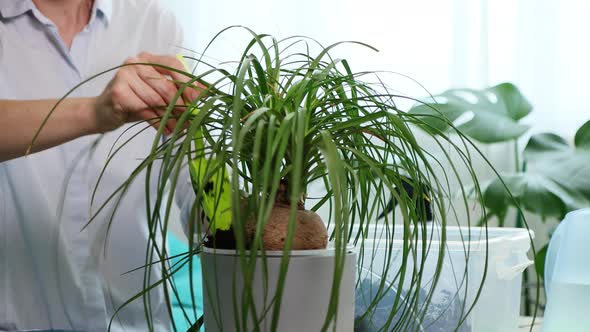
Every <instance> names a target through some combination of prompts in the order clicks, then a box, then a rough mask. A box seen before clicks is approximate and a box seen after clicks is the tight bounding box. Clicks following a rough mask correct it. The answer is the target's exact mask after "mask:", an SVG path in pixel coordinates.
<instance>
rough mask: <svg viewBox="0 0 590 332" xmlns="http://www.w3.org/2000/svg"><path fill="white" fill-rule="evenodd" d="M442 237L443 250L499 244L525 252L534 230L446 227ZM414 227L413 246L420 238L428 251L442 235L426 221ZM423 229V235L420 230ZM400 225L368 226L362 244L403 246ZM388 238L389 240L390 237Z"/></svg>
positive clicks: (479, 247)
mask: <svg viewBox="0 0 590 332" xmlns="http://www.w3.org/2000/svg"><path fill="white" fill-rule="evenodd" d="M444 229H445V230H446V232H445V234H444V236H445V238H446V241H445V247H446V249H445V250H446V251H461V252H465V251H486V247H487V248H488V249H491V248H492V247H493V248H494V250H495V251H496V252H497V251H498V250H499V249H501V248H502V247H504V248H506V249H510V250H519V251H521V250H522V251H525V252H526V251H528V250H529V249H530V246H531V239H532V238H534V232H533V231H530V230H526V229H523V228H507V227H457V226H446V227H445V228H444ZM413 230H414V228H413V227H411V228H409V230H408V231H409V232H412V233H413V234H410V236H413V238H414V239H415V238H416V237H418V238H419V239H418V241H413V242H415V245H414V248H416V249H417V250H419V249H420V248H421V246H422V243H423V241H422V238H425V239H426V241H427V246H428V247H429V250H436V249H437V247H438V246H440V241H441V239H442V237H443V228H442V227H440V226H438V225H433V224H429V225H427V226H426V229H425V230H423V229H419V230H418V231H417V232H413ZM424 231H425V233H424V235H425V236H422V233H423V232H424ZM403 237H404V227H403V225H395V228H394V227H391V226H390V227H389V230H387V229H386V228H385V227H384V226H370V227H369V231H368V233H367V239H365V241H364V245H365V247H366V246H370V247H378V248H386V247H387V245H388V243H389V242H391V245H392V247H393V248H394V249H396V248H403V243H404V240H403ZM390 239H391V240H390Z"/></svg>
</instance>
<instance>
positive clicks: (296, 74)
mask: <svg viewBox="0 0 590 332" xmlns="http://www.w3.org/2000/svg"><path fill="white" fill-rule="evenodd" d="M231 29H235V27H232V28H231ZM240 29H243V30H245V31H246V33H248V34H249V38H248V39H247V40H248V42H247V43H246V46H245V48H244V51H243V52H242V54H241V56H240V57H239V58H238V59H236V60H235V61H233V62H228V63H224V64H221V65H219V64H212V63H209V62H208V61H206V60H205V59H207V57H206V56H200V57H195V58H191V57H186V58H190V59H191V60H193V61H194V62H195V63H196V70H193V71H192V72H190V71H178V70H176V69H174V68H168V67H166V68H167V69H169V70H174V71H176V72H179V73H181V74H184V75H186V77H187V78H188V79H189V80H188V82H177V84H178V86H179V91H178V93H177V95H176V97H175V99H174V100H173V101H172V102H171V103H170V105H167V107H166V113H165V115H164V116H163V119H162V121H161V123H166V122H167V120H168V119H169V118H171V117H175V116H176V117H177V123H178V125H177V126H176V128H175V130H174V131H173V132H172V134H171V135H169V136H167V137H164V138H163V132H164V127H163V126H161V128H160V129H159V130H158V133H157V135H156V137H155V139H154V143H153V147H152V149H151V152H150V154H149V155H147V156H145V159H143V160H142V161H141V163H140V164H139V165H138V167H137V169H136V170H135V171H134V172H133V173H132V174H130V176H129V178H128V179H127V180H126V181H125V182H124V183H122V184H121V186H120V187H119V189H118V191H117V192H115V193H113V195H112V196H111V199H110V200H117V199H118V197H119V196H118V195H117V194H118V193H121V192H124V191H125V190H126V188H127V187H128V186H129V185H130V184H131V183H132V182H133V181H135V180H137V179H138V178H140V177H141V176H143V175H145V181H146V182H147V183H146V188H150V181H152V180H151V179H152V178H153V177H152V174H154V173H157V175H158V176H157V179H158V180H157V181H158V183H157V188H158V190H157V192H156V193H155V197H154V194H153V193H150V192H149V191H147V190H146V200H147V201H148V202H152V203H153V202H155V204H151V205H148V209H147V211H146V214H147V216H148V220H149V225H148V226H149V229H150V238H151V241H150V242H149V247H148V248H146V253H147V254H146V266H149V265H153V264H155V263H153V262H154V261H157V262H158V263H157V264H158V266H159V267H160V268H161V270H162V279H161V280H158V281H156V282H154V280H153V277H151V276H150V273H151V272H150V271H151V269H145V271H146V274H145V284H144V291H142V292H141V293H139V294H137V296H135V297H134V298H132V299H129V301H128V302H127V303H130V302H131V301H135V300H137V299H139V298H143V300H144V301H145V302H146V306H145V308H146V319H147V320H148V321H149V320H150V319H151V313H150V309H149V308H150V307H151V306H150V305H149V301H150V298H149V294H150V292H149V291H150V290H151V289H154V288H156V287H162V288H163V289H164V292H165V293H166V297H167V299H168V300H170V299H171V298H172V297H178V296H179V294H178V293H177V290H176V288H175V287H174V284H173V283H172V279H171V277H172V276H173V275H174V273H176V271H178V270H179V269H180V268H182V267H183V266H184V265H185V264H188V265H189V269H190V270H192V264H193V260H192V259H191V257H192V256H194V255H197V254H199V253H200V251H201V248H202V247H203V246H208V247H217V248H232V249H234V250H235V253H236V255H237V256H238V260H239V262H240V266H241V267H242V269H241V273H240V276H237V278H240V279H242V280H243V281H244V285H245V287H244V289H243V290H238V289H236V290H234V291H235V292H239V293H241V294H242V295H243V297H241V298H242V299H245V300H243V301H235V302H236V303H234V305H235V306H240V307H241V308H242V310H241V311H240V312H241V313H243V314H242V315H237V314H236V317H234V319H235V321H236V326H246V325H244V324H245V323H243V322H245V321H246V320H248V319H252V317H254V318H253V319H254V320H255V321H256V320H257V319H260V317H262V316H265V315H267V316H269V317H272V322H273V325H272V326H273V327H276V321H277V320H278V315H279V310H278V309H277V307H280V305H281V303H282V301H287V300H288V299H283V298H282V291H281V290H282V289H283V288H284V286H285V283H286V282H288V281H287V280H286V278H285V276H286V273H287V271H288V269H289V262H290V254H291V253H292V251H293V250H300V249H317V248H324V247H325V246H326V243H327V241H328V240H329V242H330V247H333V250H334V252H335V255H334V262H335V264H334V266H335V268H334V277H333V283H332V291H331V294H332V298H331V299H330V308H329V310H328V314H327V316H326V324H325V325H324V330H327V329H328V326H329V324H330V322H332V321H334V320H335V313H336V308H337V306H338V289H339V287H340V280H341V278H342V271H343V269H344V266H343V265H344V258H345V256H346V253H347V250H349V249H350V246H351V245H354V246H356V248H357V250H358V251H359V252H362V251H363V250H364V248H365V246H366V244H367V243H369V242H371V243H373V242H378V241H382V242H383V243H385V244H386V245H387V250H386V251H387V252H388V253H389V254H388V255H385V261H384V262H381V263H380V266H384V268H380V269H379V270H374V271H373V272H374V273H377V274H378V275H379V276H380V277H381V279H382V280H383V281H382V282H381V283H380V284H379V291H378V292H376V294H373V295H374V296H373V298H372V300H371V303H372V304H371V305H369V308H368V309H367V310H366V312H361V313H358V314H359V317H360V318H363V317H368V316H369V315H370V311H371V309H373V308H374V307H375V305H377V303H378V302H379V301H380V300H381V299H382V298H383V297H384V296H385V294H386V293H387V292H388V290H391V289H400V290H401V289H403V290H404V292H403V295H402V292H401V291H400V292H396V296H395V301H394V303H393V306H392V310H391V312H390V313H388V314H387V316H388V317H387V319H386V324H385V325H383V326H382V327H381V330H382V331H392V330H398V331H406V330H420V329H421V328H420V327H419V322H420V321H421V320H422V319H423V318H424V316H425V313H426V310H427V309H428V304H429V302H430V300H431V297H432V294H433V292H434V289H435V287H436V283H437V281H438V278H439V276H440V273H441V270H442V268H441V266H442V264H443V254H444V248H445V228H446V225H448V224H449V223H453V222H457V220H456V218H455V217H454V216H456V215H457V214H459V211H458V210H464V211H465V214H466V216H467V218H469V215H470V210H469V204H468V203H467V202H468V200H467V198H466V194H465V193H464V192H460V194H459V196H460V198H461V200H460V201H462V202H463V203H462V204H461V205H460V206H458V207H456V206H455V205H453V204H452V203H451V200H450V196H452V195H454V194H455V192H453V189H451V185H450V183H451V182H453V181H454V182H459V183H460V184H461V183H462V176H459V174H467V175H466V176H467V177H468V178H469V179H466V180H465V181H466V182H469V183H471V182H475V183H476V189H478V187H477V179H476V177H475V172H474V170H473V169H472V167H471V161H470V155H469V154H468V153H467V152H466V149H465V148H466V147H467V145H470V144H471V143H470V141H469V140H467V139H466V138H465V137H464V136H462V135H461V133H459V136H460V138H461V139H460V140H459V141H460V143H461V146H459V145H457V144H456V143H455V142H457V140H456V139H455V140H453V141H451V140H450V139H449V138H448V136H447V132H446V131H445V132H442V131H440V130H437V128H436V127H432V128H431V132H433V133H430V132H429V133H428V134H426V135H427V139H428V140H429V141H431V142H434V146H436V147H437V149H438V150H439V151H442V154H440V155H439V156H438V157H435V155H434V154H433V153H432V151H429V150H428V149H426V148H425V147H424V144H423V142H422V141H421V140H423V139H424V138H423V136H421V137H422V138H420V139H419V138H418V136H417V135H416V131H417V130H418V129H416V128H417V127H418V126H417V125H421V126H427V125H428V122H427V121H425V118H426V117H427V116H423V115H415V114H409V113H406V112H403V111H402V110H400V109H399V108H398V107H397V101H399V100H402V99H409V97H406V96H403V95H399V94H396V93H394V92H392V90H391V89H390V88H389V87H388V86H387V85H386V84H384V83H383V82H382V81H381V80H380V78H379V76H378V75H377V73H374V72H355V71H353V70H352V68H351V66H350V64H349V63H348V62H347V61H346V60H344V59H337V58H333V57H332V53H334V52H335V49H336V48H337V47H338V46H339V45H341V44H343V43H336V44H333V45H330V46H327V47H323V46H322V45H320V44H319V43H317V42H316V41H314V40H312V39H309V38H305V37H290V38H286V39H282V40H277V39H276V38H274V37H273V36H270V35H264V34H257V33H255V32H253V31H251V30H249V29H247V28H240ZM226 31H227V29H226V30H224V31H222V32H221V33H220V34H222V33H226ZM218 37H219V35H217V36H216V37H215V38H213V40H212V41H211V43H210V44H209V45H208V46H207V48H206V50H205V51H204V54H206V53H207V52H208V51H209V49H210V48H211V47H214V45H215V41H216V40H218ZM344 43H349V44H354V45H358V47H366V48H367V49H368V50H374V49H373V48H372V47H371V46H369V45H365V44H363V43H360V42H344ZM138 65H149V64H138ZM154 66H157V65H154ZM197 84H199V85H204V86H205V92H204V95H206V98H200V99H197V100H193V101H186V102H187V103H186V110H185V111H184V112H183V113H182V114H180V115H177V114H175V112H174V108H175V107H176V105H177V104H178V100H179V99H180V98H181V96H182V92H183V90H184V89H187V88H191V87H195V86H196V85H197ZM449 125H451V124H450V123H449ZM122 144H126V142H123V143H122ZM115 153H116V150H115ZM105 167H108V161H107V164H106V165H105ZM187 167H188V168H189V169H190V175H191V180H192V183H193V187H194V192H195V197H194V200H193V206H192V211H191V213H190V215H191V219H192V220H195V221H198V222H195V223H190V224H189V232H188V234H189V235H188V236H189V244H190V245H189V251H188V252H187V253H186V254H185V255H184V256H183V257H182V259H181V260H179V261H178V262H177V263H176V265H170V264H168V258H169V257H167V254H166V251H167V250H166V243H165V241H163V240H158V239H162V238H165V235H166V233H167V232H168V225H169V219H170V216H171V210H172V205H173V198H174V197H173V196H174V195H173V193H174V189H175V187H176V186H177V184H178V183H179V182H178V181H187V178H186V177H188V175H186V172H183V170H185V169H186V168H187ZM99 185H100V182H99V183H98V184H97V186H99ZM318 187H319V188H322V190H319V193H318V192H315V191H313V190H312V188H318ZM408 187H411V188H412V190H403V188H408ZM461 187H462V186H461V185H460V186H459V188H461ZM400 188H401V189H400ZM459 190H460V189H459ZM424 201H427V202H428V203H429V205H430V206H429V207H428V208H430V207H432V209H433V211H432V213H431V214H429V215H432V218H433V220H432V222H433V223H435V224H436V225H437V226H438V227H439V229H440V232H441V235H440V239H441V241H439V242H436V246H437V248H433V247H432V243H430V242H429V241H427V239H428V232H427V227H426V221H425V220H424V217H423V216H424V215H426V214H427V213H426V211H425V209H426V208H427V207H426V206H425V205H424V204H420V202H424ZM455 202H456V200H455ZM107 203H108V202H104V205H106V204H107ZM392 204H393V205H394V206H397V208H396V211H395V213H383V212H384V211H388V210H389V209H391V206H392ZM320 209H322V210H325V211H329V213H328V216H327V217H324V220H323V222H321V220H320V219H319V215H318V214H316V212H315V211H318V210H320ZM201 211H202V213H201ZM99 212H100V210H99ZM451 217H453V218H451ZM476 219H477V218H476ZM204 220H206V221H207V222H206V223H205V222H201V221H204ZM465 223H466V224H469V219H468V220H466V221H465ZM324 224H325V225H326V226H327V227H326V226H324ZM326 229H327V230H329V231H328V232H327V231H326ZM376 229H380V230H382V231H379V232H378V231H376ZM394 234H398V235H399V234H402V237H401V238H402V239H403V241H402V242H401V243H402V245H401V248H396V250H400V252H401V254H402V256H403V259H402V264H401V267H399V270H395V271H390V262H391V260H392V258H391V251H392V250H393V244H392V241H391V239H392V238H393V236H394ZM161 235H164V236H163V237H162V236H161ZM269 250H279V251H282V260H281V275H280V276H279V279H278V283H277V284H276V285H274V284H268V285H266V286H267V287H269V288H273V289H276V297H275V299H274V307H273V308H255V306H254V304H253V301H252V298H253V294H251V292H252V288H251V287H249V286H251V284H252V280H253V275H254V273H255V271H256V269H257V267H259V266H260V265H262V266H264V264H265V263H264V262H265V255H266V253H267V251H269ZM428 255H437V256H436V257H434V262H435V263H436V265H437V266H436V268H435V274H434V276H429V277H428V280H424V279H423V273H424V269H425V266H424V265H425V261H426V257H427V256H428ZM466 255H468V249H466ZM360 256H362V255H360ZM430 259H433V258H432V257H431V258H430ZM372 264H373V262H363V261H362V259H359V266H363V267H364V268H371V265H372ZM359 270H360V269H359ZM466 274H467V272H465V273H464V276H463V279H464V280H466V279H467V275H466ZM386 276H394V277H393V278H390V280H389V281H388V282H385V279H387V278H386ZM309 282H310V283H313V282H314V280H313V276H310V277H309ZM471 282H473V281H472V280H471ZM477 282H479V283H483V280H478V281H477ZM204 283H206V281H204ZM457 296H458V297H459V298H462V297H464V296H466V295H465V294H462V295H457ZM193 298H194V296H193ZM419 299H420V300H419ZM195 301H196V299H195ZM127 303H126V304H127ZM472 305H473V303H464V310H463V311H462V316H461V318H460V319H458V320H457V322H456V324H457V326H455V327H453V328H456V327H458V326H459V325H460V324H461V323H462V322H463V321H464V320H465V317H466V315H467V314H468V313H469V311H470V308H471V306H472ZM236 312H237V311H236ZM185 317H186V318H187V319H188V320H190V321H191V322H192V323H194V319H192V318H190V317H194V315H193V313H192V312H190V310H189V309H186V311H185ZM416 321H418V323H416ZM255 330H262V328H261V327H258V328H255Z"/></svg>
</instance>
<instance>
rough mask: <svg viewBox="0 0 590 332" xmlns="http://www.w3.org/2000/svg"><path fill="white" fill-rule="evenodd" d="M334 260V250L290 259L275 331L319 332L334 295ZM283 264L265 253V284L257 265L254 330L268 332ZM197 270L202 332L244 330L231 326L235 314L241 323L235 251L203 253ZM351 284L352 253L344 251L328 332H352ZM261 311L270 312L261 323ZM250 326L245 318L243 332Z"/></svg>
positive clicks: (297, 254)
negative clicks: (199, 271) (200, 273)
mask: <svg viewBox="0 0 590 332" xmlns="http://www.w3.org/2000/svg"><path fill="white" fill-rule="evenodd" d="M334 254H335V251H334V249H323V250H300V251H293V252H292V253H291V258H290V262H289V270H288V271H287V278H286V283H285V287H284V290H283V300H282V303H281V304H280V315H279V321H278V327H277V329H276V331H280V332H302V331H309V332H312V331H313V332H315V331H321V329H322V327H323V325H324V322H325V320H326V316H327V311H328V307H329V302H330V293H331V291H332V282H333V277H334ZM281 259H282V252H280V251H278V252H266V264H267V266H266V270H267V278H263V276H264V274H263V269H262V264H261V263H262V259H261V258H260V257H259V260H258V262H257V264H256V273H255V276H254V281H253V283H252V291H253V301H254V303H255V308H256V311H257V315H258V316H259V317H260V318H258V319H257V320H258V324H257V325H258V326H259V327H260V330H261V331H264V332H270V331H272V329H271V322H272V310H273V305H274V304H273V303H272V300H273V298H274V295H275V289H276V284H277V281H278V278H279V271H280V265H281ZM201 264H202V271H203V297H204V303H203V304H204V312H205V331H207V332H217V331H220V332H221V331H223V332H233V331H244V329H243V328H242V326H240V327H239V328H238V327H236V326H235V318H234V317H235V312H236V310H237V311H238V315H239V317H242V313H241V303H242V298H243V292H242V291H243V285H244V281H243V278H242V270H241V264H240V260H239V256H237V255H236V252H235V250H221V249H210V248H204V250H203V253H202V254H201ZM355 278H356V253H355V252H354V251H353V250H348V252H347V254H346V257H345V265H344V270H343V274H342V280H341V284H340V289H339V297H338V303H339V304H338V313H337V316H336V317H337V319H336V320H335V322H332V325H330V327H329V331H333V330H334V329H333V327H334V324H336V331H338V332H352V331H353V329H354V299H355ZM265 279H266V282H267V286H266V287H265V283H264V281H265ZM265 290H266V291H265ZM235 304H237V306H236V305H235ZM263 308H267V309H268V308H270V310H269V311H268V312H267V314H266V316H265V317H262V316H263ZM254 321H255V320H254V319H253V318H252V317H251V313H250V312H249V313H248V327H247V329H246V331H253V328H254V324H255V323H254ZM240 324H241V323H240Z"/></svg>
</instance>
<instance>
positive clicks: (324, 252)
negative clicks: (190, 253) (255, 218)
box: [202, 245, 356, 257]
mask: <svg viewBox="0 0 590 332" xmlns="http://www.w3.org/2000/svg"><path fill="white" fill-rule="evenodd" d="M346 249H347V250H346V254H347V255H351V254H355V253H356V251H355V247H354V246H353V245H348V246H347V248H346ZM246 253H247V254H250V250H246ZM264 253H265V255H266V256H268V257H283V251H282V250H267V251H265V252H264ZM202 254H209V255H223V256H237V255H238V253H237V249H215V248H209V247H206V246H203V251H202ZM335 254H336V248H334V247H332V246H330V245H328V247H327V248H326V249H312V250H291V254H290V255H289V256H292V257H307V256H334V255H335ZM258 256H262V255H261V253H259V254H258Z"/></svg>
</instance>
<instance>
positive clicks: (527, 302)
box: [514, 139, 532, 316]
mask: <svg viewBox="0 0 590 332" xmlns="http://www.w3.org/2000/svg"><path fill="white" fill-rule="evenodd" d="M519 152H520V151H519V149H518V139H515V140H514V168H515V170H516V172H517V173H518V172H525V171H526V166H525V163H523V165H522V167H521V165H520V154H519ZM515 226H516V227H517V228H522V227H523V226H524V220H523V215H522V211H521V210H520V209H518V210H517V211H516V223H515ZM528 284H529V274H528V271H527V270H525V271H524V274H523V276H522V287H523V290H524V295H523V296H524V315H525V316H530V315H531V304H532V299H531V293H530V292H529V288H528Z"/></svg>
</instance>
